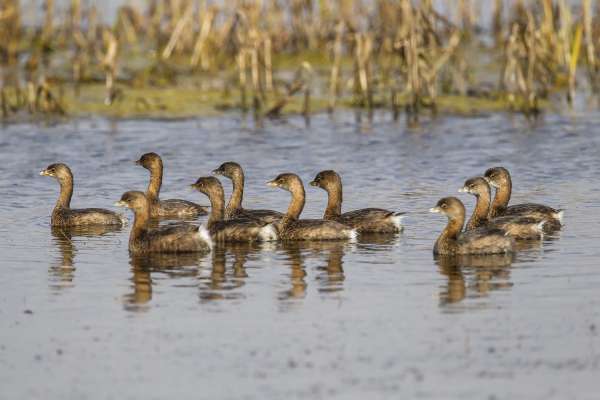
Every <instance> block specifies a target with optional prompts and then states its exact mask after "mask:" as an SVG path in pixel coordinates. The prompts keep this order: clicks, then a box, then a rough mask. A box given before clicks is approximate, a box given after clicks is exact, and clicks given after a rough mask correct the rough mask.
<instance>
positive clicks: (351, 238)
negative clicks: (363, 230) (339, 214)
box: [348, 229, 358, 243]
mask: <svg viewBox="0 0 600 400" xmlns="http://www.w3.org/2000/svg"><path fill="white" fill-rule="evenodd" d="M357 239H358V232H357V231H356V229H351V230H349V231H348V240H349V241H350V243H355V242H356V240H357Z"/></svg>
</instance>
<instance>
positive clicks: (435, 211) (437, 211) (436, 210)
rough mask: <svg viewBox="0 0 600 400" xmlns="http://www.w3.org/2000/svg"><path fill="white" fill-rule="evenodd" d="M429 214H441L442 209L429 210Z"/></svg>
mask: <svg viewBox="0 0 600 400" xmlns="http://www.w3.org/2000/svg"><path fill="white" fill-rule="evenodd" d="M429 212H430V213H436V214H440V213H441V212H442V209H441V208H439V207H433V208H430V209H429Z"/></svg>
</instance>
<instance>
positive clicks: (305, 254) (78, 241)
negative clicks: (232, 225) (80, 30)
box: [0, 113, 600, 399]
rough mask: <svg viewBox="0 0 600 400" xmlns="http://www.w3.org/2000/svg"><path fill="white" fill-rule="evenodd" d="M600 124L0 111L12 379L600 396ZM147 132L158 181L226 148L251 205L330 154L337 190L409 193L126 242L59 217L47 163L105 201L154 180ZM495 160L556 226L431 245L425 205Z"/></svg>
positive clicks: (151, 387)
mask: <svg viewBox="0 0 600 400" xmlns="http://www.w3.org/2000/svg"><path fill="white" fill-rule="evenodd" d="M598 126H600V115H599V114H584V115H573V116H568V117H566V116H564V117H563V116H546V117H545V118H544V119H543V120H541V121H539V122H537V123H536V124H530V123H527V122H526V121H524V120H523V119H522V118H520V117H511V116H507V115H495V116H485V117H480V118H458V117H440V118H438V119H436V120H435V121H433V122H428V123H426V124H424V125H423V126H422V128H420V129H417V130H407V129H406V128H405V125H404V124H403V123H401V122H400V123H395V122H392V121H390V118H389V115H387V114H381V115H378V114H376V115H375V118H374V120H373V121H372V122H369V121H368V120H367V119H366V118H364V117H363V118H362V119H357V118H356V116H355V115H354V114H352V113H347V114H344V113H340V114H337V115H336V116H335V117H334V118H330V117H328V116H325V115H323V116H318V117H315V118H313V119H312V120H311V121H310V125H308V126H307V125H306V124H305V121H304V120H303V119H302V118H290V119H287V120H283V121H271V122H267V123H265V125H264V126H262V127H255V125H254V124H253V123H252V121H251V120H250V119H247V118H245V117H240V116H238V115H232V116H228V117H222V118H211V119H202V120H188V121H178V122H167V121H126V122H118V123H116V122H115V123H111V122H108V121H104V120H83V121H76V122H71V123H68V124H64V125H56V126H49V127H48V126H37V125H11V126H4V127H3V128H2V130H1V133H0V152H1V154H2V163H1V164H0V187H2V190H3V196H2V198H3V200H2V202H1V203H0V221H1V222H2V223H1V224H0V246H1V252H2V257H1V260H0V326H1V329H0V397H1V398H6V399H17V398H43V399H47V398H77V399H84V398H90V399H107V398H113V399H126V398H142V397H144V398H224V399H234V398H235V399H238V398H244V399H281V398H283V397H292V398H309V399H319V398H323V399H331V398H345V399H349V398H384V397H390V398H392V397H393V398H458V397H460V398H462V399H482V398H489V399H513V398H528V399H549V398H557V399H564V398H578V399H592V398H597V396H598V376H599V373H600V354H599V351H600V339H599V336H598V335H599V330H600V265H599V264H598V259H599V258H598V256H599V255H600V248H599V246H598V243H600V242H599V240H600V229H599V228H598V226H599V224H600V213H599V211H600V210H599V208H598V200H599V199H600V184H599V182H598V175H597V174H598V171H599V170H600V168H599V167H600V158H599V157H598V155H599V154H600V153H599V149H600V146H599V145H600V135H598ZM146 151H156V152H158V153H160V154H161V155H162V156H163V159H164V162H165V182H164V186H163V192H162V196H163V198H169V197H180V198H186V199H190V200H196V201H198V202H200V203H202V204H206V203H207V200H206V198H204V197H202V195H201V194H199V193H196V192H191V191H190V190H189V189H187V185H188V184H190V183H192V182H193V181H194V180H195V179H196V178H197V177H199V176H201V175H206V174H207V173H208V172H209V171H210V170H212V169H213V168H216V167H217V166H218V165H219V164H220V163H221V162H223V161H227V160H236V161H238V162H240V163H241V164H242V165H243V166H244V167H245V168H246V175H247V186H246V197H245V205H246V206H247V207H251V208H259V207H268V208H274V209H280V210H284V209H285V208H286V206H287V202H288V200H289V197H288V194H287V193H286V192H283V191H280V190H276V189H272V188H269V187H267V186H266V185H265V184H264V183H265V181H267V180H268V179H271V178H273V177H274V176H275V175H276V174H277V173H280V172H285V171H292V172H296V173H298V174H299V175H300V176H301V177H302V178H303V180H304V182H305V183H306V182H308V181H309V179H311V178H313V177H314V175H315V174H316V173H317V172H318V171H320V170H322V169H330V168H333V169H336V170H337V171H338V172H339V173H340V174H341V175H342V178H343V180H344V184H345V188H344V189H345V196H344V200H345V203H344V209H345V210H350V209H355V208H360V207H365V206H374V207H386V208H390V209H395V210H399V211H406V212H407V213H408V216H407V218H406V230H405V232H404V233H403V234H401V235H398V236H397V237H377V236H375V237H368V238H363V239H362V241H361V242H359V243H357V244H341V243H316V244H311V243H302V244H295V245H281V244H270V245H266V246H248V245H236V246H232V247H226V248H224V249H217V250H215V251H214V252H213V254H210V255H207V256H185V257H182V256H179V257H174V256H163V257H152V258H130V257H129V255H128V252H127V238H128V234H129V232H128V230H127V229H125V230H122V231H114V232H104V233H103V234H101V235H91V234H90V233H89V232H88V233H87V234H82V233H81V232H80V233H77V232H73V233H69V234H66V233H65V232H61V231H53V230H52V229H51V228H50V226H49V214H50V212H51V208H52V206H53V204H54V201H55V199H56V197H57V194H58V187H57V184H56V183H55V182H54V181H53V180H51V179H48V178H45V177H40V176H38V171H39V170H40V169H42V168H43V167H45V166H46V165H47V164H50V163H52V162H56V161H64V162H66V163H68V164H69V165H70V166H71V167H72V169H73V171H74V173H75V184H76V187H75V194H74V198H73V206H75V207H87V206H96V207H107V208H110V207H111V204H112V203H113V202H114V201H116V200H118V199H119V197H120V195H121V194H122V193H123V192H124V191H126V190H131V189H143V188H145V185H146V182H147V179H148V175H147V172H146V171H145V170H144V169H142V168H140V167H137V166H135V165H134V164H133V160H135V159H137V158H138V157H139V156H140V154H142V153H143V152H146ZM495 165H504V166H506V167H508V168H509V169H510V170H511V171H512V172H513V181H514V191H515V193H514V196H513V199H514V200H513V201H514V202H515V203H516V202H522V201H539V202H544V203H547V204H550V205H553V206H555V207H560V208H565V209H566V210H567V211H566V225H565V227H564V229H563V231H562V232H560V234H558V235H556V236H555V237H552V238H547V239H546V240H545V241H544V242H543V243H541V244H539V245H531V246H528V248H526V249H524V250H523V251H521V252H520V253H519V254H518V255H517V256H516V259H515V260H514V261H513V262H512V264H510V263H509V262H503V261H506V260H490V259H489V258H483V259H476V260H472V262H471V263H470V265H466V266H463V267H458V266H456V265H453V264H452V263H447V262H444V261H443V260H440V261H437V262H436V261H434V259H433V256H432V253H431V249H432V246H433V242H434V240H435V238H436V236H437V234H438V233H439V232H440V230H441V229H442V227H443V225H444V223H445V221H444V220H443V219H442V218H441V217H440V216H437V215H431V214H429V213H427V210H428V209H429V208H430V207H431V206H433V205H434V204H435V202H436V201H437V200H438V199H439V198H440V197H443V196H446V195H449V194H452V195H456V194H457V193H456V191H457V189H458V188H459V187H461V186H462V183H463V181H464V180H465V179H466V178H468V177H471V176H474V175H477V174H481V173H483V171H484V170H485V169H486V168H487V167H490V166H495ZM224 185H225V188H226V191H229V189H230V185H229V182H224ZM306 190H307V197H308V198H307V206H306V209H305V212H304V214H303V215H304V216H306V217H318V216H320V215H321V213H322V210H323V208H324V206H325V201H326V197H325V193H324V192H323V191H321V190H319V189H315V188H312V187H310V186H307V188H306ZM462 198H463V200H464V201H465V202H466V204H467V207H468V208H469V209H471V208H472V205H473V199H472V198H470V197H468V196H463V197H462ZM509 261H510V260H509ZM507 264H508V265H507Z"/></svg>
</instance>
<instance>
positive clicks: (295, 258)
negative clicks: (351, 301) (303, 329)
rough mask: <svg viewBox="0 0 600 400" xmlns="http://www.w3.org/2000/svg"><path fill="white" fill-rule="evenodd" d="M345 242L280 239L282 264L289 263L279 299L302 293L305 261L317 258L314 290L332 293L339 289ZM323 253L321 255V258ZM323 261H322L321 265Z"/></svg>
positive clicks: (291, 297)
mask: <svg viewBox="0 0 600 400" xmlns="http://www.w3.org/2000/svg"><path fill="white" fill-rule="evenodd" d="M346 246H348V243H346V242H339V241H323V242H312V241H298V242H284V243H282V244H281V250H282V251H283V253H284V254H285V255H286V264H288V265H289V268H290V270H289V274H288V280H289V288H288V289H286V290H284V291H282V292H280V294H279V299H280V300H291V299H302V298H304V297H305V296H306V290H307V287H308V284H307V282H306V275H307V273H306V264H307V262H309V261H312V260H313V259H317V262H318V265H317V267H316V271H317V276H316V280H317V282H318V283H319V287H318V291H319V292H321V293H332V292H339V291H341V290H343V288H344V286H343V283H344V280H345V279H346V277H345V275H344V268H343V258H344V251H345V248H346ZM323 255H325V259H324V260H323ZM323 261H325V264H324V265H323Z"/></svg>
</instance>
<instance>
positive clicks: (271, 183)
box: [267, 181, 277, 187]
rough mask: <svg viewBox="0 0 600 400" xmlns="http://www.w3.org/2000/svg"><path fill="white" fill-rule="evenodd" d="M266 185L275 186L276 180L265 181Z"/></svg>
mask: <svg viewBox="0 0 600 400" xmlns="http://www.w3.org/2000/svg"><path fill="white" fill-rule="evenodd" d="M267 186H271V187H277V182H275V181H268V182H267Z"/></svg>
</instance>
